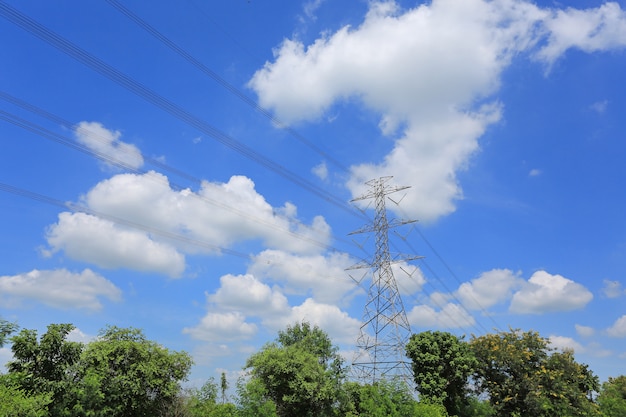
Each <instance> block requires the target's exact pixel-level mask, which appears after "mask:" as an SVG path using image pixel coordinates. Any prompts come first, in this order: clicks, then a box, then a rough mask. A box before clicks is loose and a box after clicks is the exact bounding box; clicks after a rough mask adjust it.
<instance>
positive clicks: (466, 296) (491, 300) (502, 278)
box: [456, 269, 522, 310]
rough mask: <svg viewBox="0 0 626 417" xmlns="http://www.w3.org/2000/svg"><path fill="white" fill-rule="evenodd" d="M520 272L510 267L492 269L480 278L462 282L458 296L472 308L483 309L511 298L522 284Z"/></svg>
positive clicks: (467, 306)
mask: <svg viewBox="0 0 626 417" xmlns="http://www.w3.org/2000/svg"><path fill="white" fill-rule="evenodd" d="M521 282H522V279H521V278H520V273H519V272H517V273H515V272H513V271H511V270H509V269H492V270H491V271H487V272H483V273H482V274H481V275H480V276H479V277H478V278H476V279H473V280H472V281H470V282H465V283H463V284H461V286H460V287H459V289H458V290H457V292H456V296H457V298H458V299H459V300H460V301H461V303H462V304H463V305H464V306H465V307H466V308H468V309H470V310H482V309H486V308H489V307H491V306H493V305H495V304H498V303H502V302H504V301H506V300H508V299H510V298H511V296H512V295H513V290H515V289H516V288H518V287H519V286H520V285H521Z"/></svg>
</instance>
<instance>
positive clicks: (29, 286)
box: [0, 269, 122, 310]
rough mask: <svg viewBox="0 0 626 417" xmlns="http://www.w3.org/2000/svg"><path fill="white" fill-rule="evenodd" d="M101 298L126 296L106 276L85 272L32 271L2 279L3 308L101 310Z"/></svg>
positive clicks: (88, 270) (0, 290)
mask: <svg viewBox="0 0 626 417" xmlns="http://www.w3.org/2000/svg"><path fill="white" fill-rule="evenodd" d="M101 298H106V299H109V300H110V301H120V300H121V298H122V292H121V290H120V289H119V288H117V287H116V286H115V285H114V284H113V283H112V282H111V281H109V280H107V279H106V278H104V277H103V276H101V275H99V274H97V273H95V272H93V271H91V270H90V269H85V270H83V271H82V272H80V273H74V272H70V271H68V270H66V269H57V270H47V271H40V270H36V269H35V270H32V271H30V272H27V273H24V274H19V275H13V276H1V277H0V304H4V305H5V306H16V305H19V304H20V303H21V302H23V301H24V300H32V301H37V302H40V303H42V304H45V305H48V306H51V307H55V308H60V309H70V308H78V309H85V310H99V309H101V308H102V303H101V302H100V299H101Z"/></svg>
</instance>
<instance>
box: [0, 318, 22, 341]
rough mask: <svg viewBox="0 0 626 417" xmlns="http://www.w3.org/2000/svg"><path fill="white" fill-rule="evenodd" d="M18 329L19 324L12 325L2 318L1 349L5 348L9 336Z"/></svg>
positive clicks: (0, 325)
mask: <svg viewBox="0 0 626 417" xmlns="http://www.w3.org/2000/svg"><path fill="white" fill-rule="evenodd" d="M17 329H18V326H17V323H11V322H10V321H6V320H5V319H3V318H0V348H1V347H2V346H4V344H5V343H6V341H7V338H8V337H9V335H10V334H11V333H13V332H14V331H16V330H17Z"/></svg>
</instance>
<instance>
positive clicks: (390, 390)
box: [339, 381, 448, 417]
mask: <svg viewBox="0 0 626 417" xmlns="http://www.w3.org/2000/svg"><path fill="white" fill-rule="evenodd" d="M344 390H345V392H346V395H347V401H346V402H345V403H344V404H342V407H341V408H342V410H341V411H340V413H339V415H341V416H346V417H447V415H448V414H447V413H446V411H445V409H444V407H443V406H442V405H440V404H429V403H418V402H417V401H415V400H414V399H413V398H412V396H411V389H410V388H409V387H408V386H406V384H403V383H394V382H392V381H379V382H377V383H375V384H373V385H372V384H367V385H361V384H358V383H356V382H348V383H346V384H345V385H344Z"/></svg>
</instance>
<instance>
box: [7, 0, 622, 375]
mask: <svg viewBox="0 0 626 417" xmlns="http://www.w3.org/2000/svg"><path fill="white" fill-rule="evenodd" d="M624 7H625V4H624V3H623V2H610V3H602V2H599V1H590V0H587V1H582V0H581V1H572V2H569V3H568V4H561V3H558V2H536V3H529V2H524V1H517V0H493V1H491V2H486V1H483V0H434V1H432V2H431V3H414V2H407V1H402V2H379V1H371V2H365V1H359V2H335V1H331V0H325V1H324V0H317V1H309V2H279V1H257V0H250V1H247V0H237V1H230V2H200V1H197V0H189V1H183V2H179V3H177V4H176V6H173V5H172V4H171V3H168V2H160V1H159V2H142V1H129V2H124V6H121V5H120V4H119V3H117V2H115V1H111V2H107V1H101V2H80V1H65V2H61V3H58V2H57V3H47V2H30V3H24V2H17V1H7V2H3V3H2V17H3V18H2V19H0V33H1V34H2V43H1V45H2V47H1V48H0V63H1V66H0V83H1V85H2V89H1V90H2V94H1V96H0V98H1V100H0V111H1V113H0V116H1V123H0V144H1V150H2V151H1V152H0V183H1V184H2V186H1V187H0V188H1V191H2V192H0V208H1V213H2V216H0V230H1V231H2V233H1V234H0V236H1V239H0V253H1V254H2V255H1V256H2V258H1V260H2V262H0V268H1V269H0V315H1V316H2V317H3V318H5V319H9V320H13V321H17V322H18V323H19V325H20V326H22V327H25V328H36V329H40V330H41V331H44V330H45V326H46V325H47V324H49V323H55V322H71V323H73V324H74V325H76V326H77V330H76V331H75V332H74V333H73V334H72V338H73V339H75V340H83V341H86V340H90V338H93V337H94V336H95V335H97V333H98V330H99V329H101V328H103V327H104V326H106V325H107V324H113V325H118V326H135V327H140V328H143V329H144V330H145V332H146V334H147V336H148V337H149V338H151V339H154V340H158V341H159V342H161V343H163V344H164V345H166V346H167V347H170V348H172V349H184V350H186V351H188V352H190V353H191V354H192V355H193V356H194V359H195V363H196V364H195V366H194V370H193V374H192V383H194V382H199V381H202V380H203V379H205V378H207V377H209V376H212V375H216V374H218V373H219V372H222V371H225V372H228V374H229V375H230V376H231V377H232V378H235V377H236V375H237V374H238V373H239V372H240V370H241V368H242V366H243V364H244V363H245V359H246V358H247V357H248V356H249V355H250V353H252V352H254V351H255V350H256V349H258V348H259V347H260V346H262V345H263V344H264V343H265V342H267V341H270V340H272V339H273V338H274V337H275V335H276V332H277V331H278V330H279V329H282V328H284V327H285V326H286V325H287V324H290V323H293V322H295V321H301V320H307V321H310V322H312V323H315V324H318V325H320V326H321V327H322V328H324V329H325V330H326V331H327V332H328V333H329V334H330V336H331V337H332V338H333V340H334V341H335V342H336V343H337V344H339V345H340V346H341V348H342V352H344V353H345V354H346V355H347V356H349V355H350V351H351V349H353V346H354V342H355V341H356V337H357V335H358V329H359V325H360V319H361V316H362V314H363V307H364V304H365V301H366V299H365V295H364V290H363V286H361V287H360V286H357V285H355V283H354V281H353V279H352V278H351V277H350V275H349V274H348V272H346V268H348V267H350V266H352V265H354V264H356V263H358V262H360V261H362V260H363V259H364V258H365V259H367V257H368V256H371V254H372V251H373V247H372V240H373V239H372V238H370V239H366V237H365V236H362V235H357V236H349V235H348V233H350V232H352V231H354V230H357V229H359V228H361V227H362V226H363V224H364V221H363V218H362V217H361V216H359V214H358V210H356V209H355V208H354V206H353V205H350V204H349V201H350V200H352V199H353V198H355V197H358V196H360V195H361V194H363V193H364V192H366V191H367V187H366V186H365V185H364V183H365V181H368V180H370V179H374V178H379V177H382V176H393V180H392V181H391V182H390V186H410V187H411V188H409V189H407V190H405V191H402V192H399V193H397V194H395V195H394V196H393V198H394V199H395V200H396V201H400V204H399V205H395V204H393V203H391V202H390V201H388V208H389V215H390V217H395V218H398V219H400V218H402V219H417V220H418V221H419V222H418V223H417V227H405V228H403V229H401V230H398V234H395V233H394V234H392V235H391V238H392V245H391V248H392V250H393V251H397V252H402V253H405V254H416V255H421V256H424V257H425V258H424V259H423V260H419V261H413V262H410V263H409V264H404V265H402V264H400V265H398V267H397V268H396V269H395V272H396V279H397V280H398V285H399V289H400V292H401V293H402V296H403V301H404V305H405V308H406V312H407V317H408V319H409V322H410V323H411V326H412V330H413V331H414V332H420V331H424V330H430V329H439V330H447V331H451V332H453V333H455V334H458V335H462V334H466V335H469V334H476V335H479V334H482V333H484V332H488V331H493V329H494V328H498V329H502V330H506V329H508V328H509V327H513V328H521V329H523V330H529V329H534V330H537V331H539V332H540V333H541V334H542V335H543V336H546V337H550V338H551V340H552V342H553V344H554V345H555V346H556V347H560V348H564V347H569V348H573V349H574V350H575V352H576V357H577V359H578V360H579V361H582V362H584V363H588V364H589V365H590V366H591V368H592V369H593V370H594V371H595V372H596V373H597V374H598V375H599V376H600V378H601V379H602V380H605V379H606V378H607V377H608V376H617V375H620V374H624V373H626V365H624V363H626V361H624V359H626V342H625V339H626V309H625V308H624V307H623V305H624V298H625V297H626V291H625V287H624V284H625V283H624V273H625V271H626V223H625V222H624V219H623V213H625V212H626V199H625V198H624V189H623V183H624V180H626V165H625V164H624V162H623V161H624V160H626V141H625V140H624V135H623V131H624V130H625V125H624V123H625V122H624V117H623V116H624V112H623V109H624V108H626V83H624V75H623V74H624V71H623V68H624V65H625V64H626V56H625V55H624V46H626V12H625V11H624ZM124 12H126V14H124ZM129 15H130V16H131V17H132V16H134V17H135V21H133V20H131V18H129ZM137 18H138V19H139V20H137ZM17 19H19V20H17ZM16 22H17V23H16ZM142 24H143V26H141V25H142ZM42 28H43V29H42ZM150 31H152V32H150ZM33 32H34V33H36V34H38V37H36V36H34V35H33ZM360 208H361V209H363V208H366V206H363V205H362V206H360ZM367 213H368V216H370V217H372V216H373V211H372V210H371V207H370V209H369V211H368V212H367ZM361 247H362V248H361ZM399 266H402V267H403V268H402V269H403V270H408V271H411V272H412V273H413V274H412V276H411V277H408V276H407V275H406V274H404V273H403V271H402V270H401V269H400V268H399ZM359 278H360V276H359ZM364 282H365V283H366V282H367V281H364ZM366 285H367V284H364V286H366ZM9 358H10V350H9V349H8V348H7V347H5V348H4V349H2V350H1V351H0V360H1V361H3V362H4V361H7V360H9Z"/></svg>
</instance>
